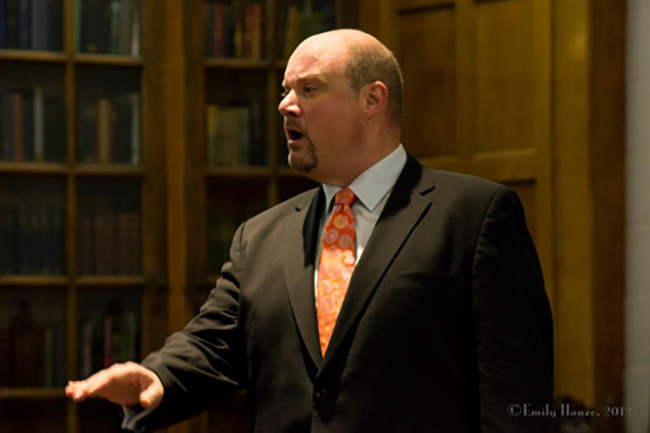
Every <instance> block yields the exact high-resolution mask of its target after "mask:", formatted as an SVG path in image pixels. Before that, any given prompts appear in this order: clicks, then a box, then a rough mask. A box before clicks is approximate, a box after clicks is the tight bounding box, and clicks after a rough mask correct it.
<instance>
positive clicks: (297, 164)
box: [288, 151, 318, 174]
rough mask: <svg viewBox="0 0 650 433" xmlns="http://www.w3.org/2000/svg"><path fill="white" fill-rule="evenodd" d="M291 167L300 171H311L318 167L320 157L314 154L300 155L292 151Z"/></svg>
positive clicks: (290, 157) (290, 155)
mask: <svg viewBox="0 0 650 433" xmlns="http://www.w3.org/2000/svg"><path fill="white" fill-rule="evenodd" d="M288 162H289V167H291V168H293V169H294V170H296V171H298V172H300V173H305V174H306V173H310V172H312V171H313V170H314V169H315V168H316V167H318V158H317V157H316V155H314V154H309V155H298V154H297V153H296V152H293V151H290V152H289V157H288Z"/></svg>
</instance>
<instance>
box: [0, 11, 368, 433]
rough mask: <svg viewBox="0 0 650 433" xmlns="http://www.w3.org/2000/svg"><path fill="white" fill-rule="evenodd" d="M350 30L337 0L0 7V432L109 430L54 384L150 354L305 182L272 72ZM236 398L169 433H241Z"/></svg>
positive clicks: (107, 408)
mask: <svg viewBox="0 0 650 433" xmlns="http://www.w3.org/2000/svg"><path fill="white" fill-rule="evenodd" d="M178 11H181V15H182V16H178V15H177V14H176V12H178ZM179 19H180V20H181V22H182V23H183V25H182V29H183V30H182V33H181V34H182V37H180V38H176V39H174V37H175V36H173V35H174V34H175V33H174V30H175V29H176V30H177V27H176V25H177V24H176V23H177V20H179ZM356 22H357V5H356V2H346V1H343V0H190V1H185V2H182V4H177V3H175V2H174V1H171V0H168V1H164V2H157V1H155V0H0V353H2V356H0V431H2V432H3V433H4V432H18V431H20V432H24V431H66V432H72V433H77V432H93V433H94V432H115V431H119V425H118V418H117V416H116V415H117V409H116V408H115V407H114V406H111V405H108V404H105V403H103V402H101V401H97V400H92V401H88V402H84V403H82V404H74V403H71V402H70V401H68V400H67V399H66V398H65V396H64V393H63V385H64V384H65V382H66V381H67V380H69V379H77V378H83V377H86V376H88V375H89V374H92V373H93V372H94V371H97V370H99V369H101V368H103V367H104V366H106V365H109V364H111V363H113V362H119V361H124V360H129V359H133V360H139V359H141V357H142V356H144V355H146V354H147V353H149V352H150V351H151V350H154V349H156V348H157V347H159V346H160V345H162V343H163V342H164V338H165V337H166V335H167V334H168V333H169V331H170V330H172V329H179V328H180V327H182V326H183V325H184V323H185V321H186V320H187V319H189V317H190V315H191V314H193V313H195V312H196V311H198V307H199V306H200V305H201V304H202V303H203V302H204V300H205V299H206V296H207V292H208V291H209V290H210V289H211V288H212V287H213V285H214V281H215V279H216V278H217V277H218V274H219V271H220V267H221V264H222V263H223V262H224V260H226V255H227V251H228V248H229V245H230V242H231V239H232V235H233V234H234V231H235V229H236V227H237V226H238V225H239V223H240V222H241V221H243V220H244V219H246V218H248V217H250V216H251V215H253V214H255V213H257V212H260V211H262V210H263V209H265V208H267V207H269V206H271V205H274V204H276V203H278V202H280V201H282V200H284V199H286V198H289V197H291V196H293V195H295V194H296V193H298V192H300V191H303V190H305V189H307V188H310V187H312V186H314V184H313V183H312V182H311V181H309V180H307V179H306V178H303V177H301V176H300V175H297V174H295V173H293V172H292V170H291V169H289V168H288V167H287V165H286V156H287V155H286V146H285V141H284V136H283V132H282V125H281V118H280V116H279V115H278V113H277V104H278V102H279V100H280V97H279V95H280V91H281V84H280V83H281V80H282V74H283V71H284V68H285V66H286V59H287V57H288V54H289V53H290V52H291V51H292V50H293V48H294V47H295V46H296V45H297V44H298V43H299V41H300V40H301V39H303V38H304V37H305V36H307V35H309V34H312V33H317V32H320V31H323V30H326V29H330V28H335V27H354V26H355V25H356ZM177 39H182V41H181V42H180V43H178V44H177V45H176V44H175V42H178V41H177ZM179 59H180V61H181V62H182V67H181V69H182V70H183V72H184V73H183V74H181V75H178V76H177V75H175V74H176V72H177V71H176V70H174V68H173V66H174V65H173V63H174V62H175V61H176V60H179ZM177 86H180V87H182V88H183V98H182V99H181V100H180V102H181V104H182V107H183V110H182V112H183V116H174V114H175V113H176V111H175V109H176V106H175V103H176V102H177V99H174V98H175V96H174V95H175V94H174V91H176V90H177V89H176V87H177ZM175 131H182V134H183V140H182V141H183V143H185V144H186V146H185V149H183V151H182V162H181V163H180V165H175V164H177V163H178V161H174V156H175V154H174V152H175V150H170V149H172V148H174V146H176V144H174V143H173V141H174V139H175V138H174V137H176V136H175V135H174V132H175ZM170 137H171V138H170ZM181 166H182V167H185V174H184V175H183V176H181V177H180V178H181V179H182V181H181V185H180V186H181V187H180V188H178V189H177V188H175V187H174V182H175V180H176V179H177V177H176V174H177V173H176V171H174V170H176V168H177V167H181ZM179 195H180V197H181V198H182V200H179V199H178V197H179ZM179 203H180V204H179ZM178 212H181V213H182V214H183V215H184V216H185V218H184V219H183V221H182V225H183V226H182V230H181V229H179V227H178V226H175V225H174V224H176V220H175V219H174V218H172V215H173V214H174V215H175V214H176V213H178ZM179 243H180V244H183V245H185V247H184V248H183V249H182V250H181V251H180V252H176V250H175V246H176V245H178V244H179ZM181 257H182V258H183V259H184V260H183V261H181V262H182V263H181V262H179V263H181V264H179V263H175V262H176V259H178V258H181ZM178 267H182V268H183V272H181V273H178V272H176V270H177V269H178ZM178 275H182V278H181V283H180V284H179V283H178ZM179 286H180V287H181V291H182V294H183V298H185V300H186V302H187V304H188V305H189V308H188V309H187V311H186V312H185V313H186V314H181V315H178V314H176V311H175V310H174V308H175V302H176V301H177V298H176V297H175V295H176V292H175V290H176V289H175V287H179ZM244 401H245V395H244V394H240V395H238V396H236V397H235V398H234V399H232V400H230V401H229V402H226V404H225V405H224V406H223V407H222V408H221V409H218V410H217V411H213V412H210V413H209V414H207V415H203V416H201V417H199V418H196V419H194V420H193V421H191V422H190V424H188V425H189V426H190V427H187V426H188V425H186V427H185V431H187V429H188V428H191V430H192V431H206V432H207V431H210V430H211V429H214V428H221V429H223V430H224V431H241V430H242V429H243V430H245V429H246V428H247V426H248V424H247V422H248V421H247V420H246V417H247V415H246V413H245V410H244V409H243V407H244V405H243V404H242V403H243V402H244ZM170 430H172V431H177V430H178V431H183V427H180V428H174V429H170Z"/></svg>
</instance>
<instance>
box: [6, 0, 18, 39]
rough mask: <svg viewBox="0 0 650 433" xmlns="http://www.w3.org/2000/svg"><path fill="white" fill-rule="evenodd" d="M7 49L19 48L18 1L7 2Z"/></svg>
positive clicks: (8, 0) (10, 0) (9, 0)
mask: <svg viewBox="0 0 650 433" xmlns="http://www.w3.org/2000/svg"><path fill="white" fill-rule="evenodd" d="M6 16H7V26H6V29H5V31H6V33H5V34H6V35H7V37H6V47H7V48H10V49H13V48H18V0H7V4H6Z"/></svg>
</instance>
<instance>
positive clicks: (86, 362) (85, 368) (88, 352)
mask: <svg viewBox="0 0 650 433" xmlns="http://www.w3.org/2000/svg"><path fill="white" fill-rule="evenodd" d="M94 333H95V332H94V325H93V323H92V322H85V323H83V324H82V326H81V332H80V336H81V342H80V343H81V344H80V347H81V351H80V353H81V360H80V362H79V367H80V370H81V371H80V372H79V373H80V374H79V376H80V377H81V378H83V379H85V378H87V377H89V376H90V375H91V374H93V371H94V368H93V341H94Z"/></svg>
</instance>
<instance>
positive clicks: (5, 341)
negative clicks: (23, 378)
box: [0, 327, 14, 388]
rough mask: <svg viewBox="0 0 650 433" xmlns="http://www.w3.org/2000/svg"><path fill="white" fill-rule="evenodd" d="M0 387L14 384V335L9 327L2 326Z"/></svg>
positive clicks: (0, 336) (0, 339) (0, 328)
mask: <svg viewBox="0 0 650 433" xmlns="http://www.w3.org/2000/svg"><path fill="white" fill-rule="evenodd" d="M0 353H2V356H0V388H9V387H11V386H12V385H13V383H12V382H13V381H12V377H13V371H14V367H13V361H14V354H13V336H12V332H11V330H10V329H9V328H7V327H0Z"/></svg>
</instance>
